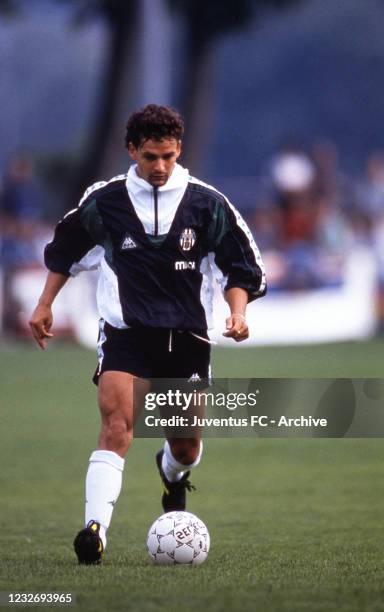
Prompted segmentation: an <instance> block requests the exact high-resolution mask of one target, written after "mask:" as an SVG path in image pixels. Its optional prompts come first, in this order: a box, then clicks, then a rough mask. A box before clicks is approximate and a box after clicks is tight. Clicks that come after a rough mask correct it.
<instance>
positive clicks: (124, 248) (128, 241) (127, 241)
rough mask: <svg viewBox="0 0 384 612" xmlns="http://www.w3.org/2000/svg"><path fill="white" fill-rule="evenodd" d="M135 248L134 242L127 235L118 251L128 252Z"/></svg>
mask: <svg viewBox="0 0 384 612" xmlns="http://www.w3.org/2000/svg"><path fill="white" fill-rule="evenodd" d="M136 247H137V244H136V242H135V241H134V240H133V239H132V238H131V237H130V236H128V234H127V235H126V236H125V238H124V240H123V242H122V243H121V247H120V249H121V251H128V249H136Z"/></svg>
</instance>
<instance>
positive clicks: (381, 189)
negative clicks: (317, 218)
mask: <svg viewBox="0 0 384 612" xmlns="http://www.w3.org/2000/svg"><path fill="white" fill-rule="evenodd" d="M354 225H355V228H356V231H357V233H358V235H359V238H360V240H361V241H364V242H365V243H366V244H368V245H370V246H371V247H372V249H373V252H374V254H375V257H376V261H377V268H378V299H377V308H378V316H379V327H380V329H381V331H383V330H384V151H376V152H374V153H372V154H371V155H370V156H369V157H368V160H367V163H366V167H365V176H364V178H363V180H362V181H361V182H360V184H359V185H358V187H357V190H356V200H355V210H354Z"/></svg>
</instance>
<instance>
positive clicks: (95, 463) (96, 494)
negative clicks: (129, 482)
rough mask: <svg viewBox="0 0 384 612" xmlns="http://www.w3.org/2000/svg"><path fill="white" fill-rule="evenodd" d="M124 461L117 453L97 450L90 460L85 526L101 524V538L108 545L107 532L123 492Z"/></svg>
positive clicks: (86, 480)
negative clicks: (90, 523) (115, 506)
mask: <svg viewBox="0 0 384 612" xmlns="http://www.w3.org/2000/svg"><path fill="white" fill-rule="evenodd" d="M123 469H124V459H123V458H122V457H120V455H118V454H117V453H114V452H113V451H107V450H96V451H94V452H93V453H92V455H91V456H90V458H89V467H88V472H87V477H86V479H85V524H86V525H87V524H88V523H89V521H91V520H93V521H97V522H98V523H100V526H101V527H100V538H101V540H102V542H103V545H104V548H105V547H106V545H107V539H106V531H107V529H108V527H109V524H110V522H111V518H112V512H113V508H114V505H115V503H116V502H117V498H118V497H119V494H120V491H121V484H122V478H123Z"/></svg>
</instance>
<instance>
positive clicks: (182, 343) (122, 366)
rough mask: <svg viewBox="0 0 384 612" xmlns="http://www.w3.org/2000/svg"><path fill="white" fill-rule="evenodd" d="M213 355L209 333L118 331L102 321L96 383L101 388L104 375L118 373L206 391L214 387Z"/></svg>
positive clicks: (156, 329) (143, 328) (155, 330)
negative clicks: (101, 376) (180, 383)
mask: <svg viewBox="0 0 384 612" xmlns="http://www.w3.org/2000/svg"><path fill="white" fill-rule="evenodd" d="M210 355H211V346H210V344H209V338H208V334H207V331H206V330H177V329H161V328H151V327H137V328H129V329H117V328H116V327H112V325H109V323H107V322H106V321H104V320H103V319H102V320H101V321H100V332H99V340H98V356H99V365H98V368H97V370H96V372H95V374H94V377H93V382H94V383H95V384H96V385H97V384H98V378H99V376H100V375H101V374H102V373H103V372H106V371H108V370H115V371H116V370H117V371H120V372H128V373H129V374H133V375H134V376H138V377H140V378H147V379H163V380H164V379H166V380H169V379H182V380H183V381H184V382H187V383H191V386H193V388H195V389H203V388H205V387H207V386H208V385H209V384H210ZM166 380H164V383H165V382H166Z"/></svg>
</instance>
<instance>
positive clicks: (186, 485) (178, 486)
mask: <svg viewBox="0 0 384 612" xmlns="http://www.w3.org/2000/svg"><path fill="white" fill-rule="evenodd" d="M163 454H164V451H163V450H160V451H159V452H158V453H157V455H156V463H157V467H158V469H159V473H160V478H161V480H162V481H163V487H164V493H163V497H162V498H161V503H162V505H163V509H164V512H173V511H174V510H180V511H184V510H185V508H186V490H187V489H188V491H192V490H194V491H195V490H196V487H194V486H193V484H191V483H190V482H189V480H188V476H189V474H190V472H185V474H184V475H183V477H182V478H181V479H180V480H178V481H177V482H169V480H167V478H166V477H165V474H164V472H163V468H162V467H161V462H162V459H163Z"/></svg>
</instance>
